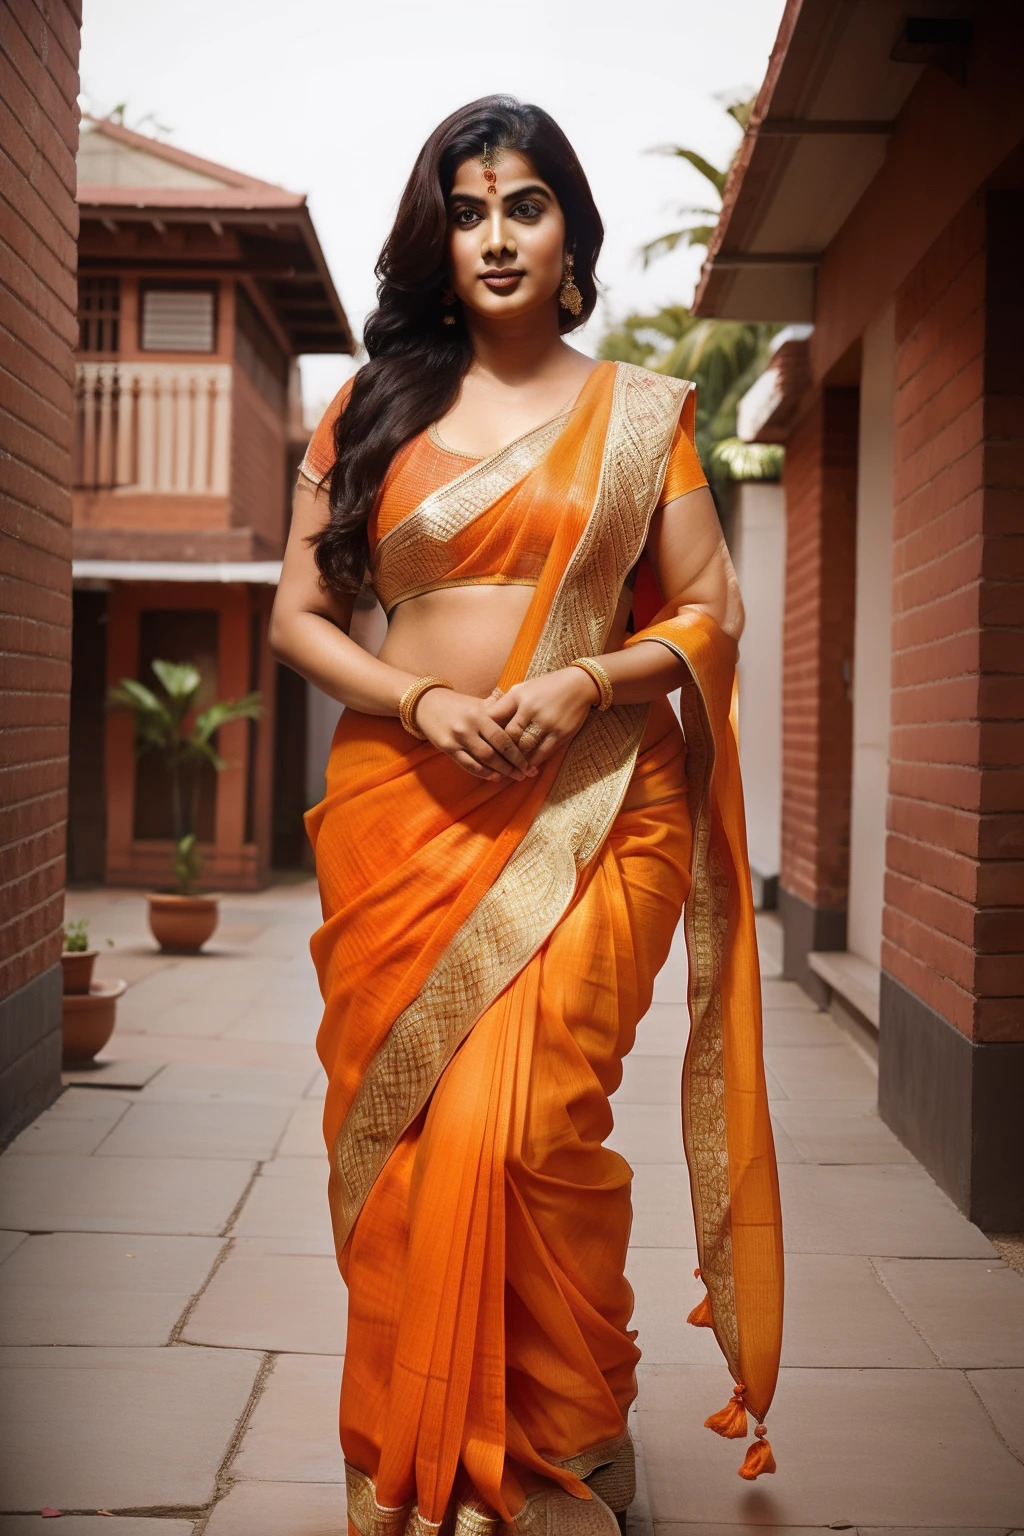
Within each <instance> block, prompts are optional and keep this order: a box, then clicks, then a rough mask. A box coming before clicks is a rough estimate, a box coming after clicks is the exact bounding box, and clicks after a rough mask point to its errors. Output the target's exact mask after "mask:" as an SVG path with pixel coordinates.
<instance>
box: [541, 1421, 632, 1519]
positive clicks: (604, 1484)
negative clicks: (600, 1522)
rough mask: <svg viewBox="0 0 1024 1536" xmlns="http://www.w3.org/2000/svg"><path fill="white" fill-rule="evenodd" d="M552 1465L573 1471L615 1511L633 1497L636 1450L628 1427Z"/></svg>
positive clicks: (629, 1501)
mask: <svg viewBox="0 0 1024 1536" xmlns="http://www.w3.org/2000/svg"><path fill="white" fill-rule="evenodd" d="M555 1466H558V1467H564V1468H565V1469H566V1471H567V1472H575V1473H576V1476H577V1477H580V1478H582V1479H583V1481H584V1482H585V1483H586V1485H587V1487H588V1488H589V1489H590V1490H591V1492H592V1493H595V1494H596V1495H597V1497H598V1498H599V1499H601V1500H603V1502H604V1503H605V1504H607V1505H608V1508H609V1509H610V1510H612V1511H613V1512H614V1513H615V1514H620V1513H621V1512H622V1511H623V1510H624V1509H628V1508H629V1506H630V1505H631V1504H632V1502H633V1500H634V1498H635V1497H636V1451H635V1448H634V1446H633V1437H632V1435H631V1434H630V1433H629V1430H628V1429H627V1430H624V1431H623V1432H622V1434H621V1435H617V1436H616V1438H615V1439H614V1440H605V1441H604V1442H603V1443H602V1444H601V1445H595V1446H591V1448H590V1450H588V1451H580V1452H579V1454H578V1455H576V1456H567V1457H566V1458H565V1460H564V1461H557V1462H555Z"/></svg>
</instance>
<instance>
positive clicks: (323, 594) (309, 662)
mask: <svg viewBox="0 0 1024 1536" xmlns="http://www.w3.org/2000/svg"><path fill="white" fill-rule="evenodd" d="M326 520H327V502H326V497H323V496H321V497H318V496H317V493H316V490H315V488H314V487H313V486H312V485H311V484H310V483H309V482H307V481H306V480H305V479H303V478H302V477H300V479H299V483H298V486H297V488H296V491H295V501H294V504H293V511H292V526H291V531H290V533H289V535H288V545H287V548H286V549H285V554H284V564H283V567H282V570H281V580H280V582H279V584H278V588H277V597H276V598H275V600H274V611H273V613H272V614H271V617H270V648H271V650H272V651H273V653H274V655H275V656H276V657H277V659H278V660H279V661H283V662H284V663H285V665H286V666H289V667H291V668H292V670H293V671H294V672H298V673H299V675H300V676H301V677H305V678H307V679H308V680H309V681H310V682H311V683H315V684H316V686H317V687H318V688H319V689H321V691H322V692H323V693H326V694H328V695H329V696H330V697H331V698H332V699H337V700H339V702H340V703H342V704H345V705H347V706H348V707H349V708H351V709H357V710H359V711H360V713H362V714H365V715H390V716H395V715H397V714H398V705H399V701H400V700H401V697H402V695H403V693H405V691H406V689H407V688H409V687H410V686H411V685H412V684H413V683H414V682H416V680H417V678H416V674H415V673H413V672H403V671H401V670H400V669H399V668H398V667H392V666H389V665H388V664H387V662H384V661H380V660H378V658H377V657H376V656H371V655H370V654H369V653H368V652H367V651H364V650H363V648H362V646H359V645H357V644H356V642H355V641H354V640H351V639H350V638H349V635H348V628H349V625H350V624H351V622H352V610H353V608H354V607H355V597H354V595H348V594H339V593H337V592H332V591H330V590H329V589H327V588H325V587H323V586H322V585H321V582H320V572H319V570H318V568H317V564H316V561H315V559H314V558H313V550H312V548H311V546H310V544H309V543H308V540H309V538H310V536H311V535H312V534H314V533H317V532H319V530H320V529H321V528H322V527H323V526H324V523H325V522H326ZM428 701H429V705H428ZM425 705H428V707H427V708H426V709H424V706H425ZM423 716H426V717H427V718H423ZM428 722H429V723H428ZM416 723H417V725H418V726H419V727H420V729H421V730H425V731H426V733H427V736H428V738H429V740H430V741H431V742H433V744H434V746H436V747H439V748H440V749H441V751H442V752H447V753H448V755H449V756H450V757H452V758H454V759H455V761H456V762H457V763H459V765H460V766H461V767H463V768H465V769H466V770H467V772H469V773H474V774H476V775H477V777H479V778H489V779H493V778H498V777H501V776H502V775H504V776H506V777H508V778H514V779H522V778H524V777H525V776H526V773H525V770H527V769H528V767H529V765H528V763H527V761H526V758H525V757H524V755H523V754H522V753H521V752H520V751H519V750H518V748H517V747H516V746H515V744H514V743H513V742H512V741H511V740H510V739H509V737H508V736H507V735H506V734H505V732H504V730H503V729H502V728H501V726H500V725H498V724H497V723H496V722H495V720H494V719H493V718H492V716H491V715H490V714H489V712H488V710H487V706H486V704H485V702H484V701H483V700H482V699H475V698H473V697H472V696H471V695H468V694H461V693H455V692H454V691H452V690H448V689H444V690H442V689H435V690H432V692H430V693H427V694H425V695H424V696H423V699H422V701H421V703H420V705H419V706H418V708H417V711H416Z"/></svg>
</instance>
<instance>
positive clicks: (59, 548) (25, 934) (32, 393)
mask: <svg viewBox="0 0 1024 1536" xmlns="http://www.w3.org/2000/svg"><path fill="white" fill-rule="evenodd" d="M0 24H2V27H3V50H2V53H0V143H2V149H0V177H2V181H0V192H2V198H0V240H2V242H3V244H2V252H3V273H4V280H3V284H2V285H0V330H2V332H3V358H2V362H0V419H2V442H3V452H2V453H0V689H2V701H0V807H2V809H0V847H2V849H3V860H2V874H0V880H2V892H3V899H2V904H0V957H2V958H0V998H3V997H6V996H8V995H9V994H10V993H12V992H14V991H16V990H17V989H18V988H19V987H22V986H24V985H25V984H26V983H27V982H29V981H31V980H33V978H35V977H36V976H38V975H40V973H41V972H43V971H45V970H46V969H47V968H48V967H50V966H52V965H54V964H55V963H56V961H57V960H58V958H59V955H60V948H61V922H62V917H63V902H64V825H65V815H66V791H67V733H68V689H69V682H70V676H69V674H70V655H71V566H70V555H71V495H70V489H69V486H70V475H71V461H70V446H71V443H70V434H71V407H72V381H73V362H72V348H73V347H74V345H75V341H76V331H77V327H76V323H75V312H76V285H75V268H76V238H77V233H78V211H77V208H76V205H75V159H74V156H75V149H76V146H77V143H78V114H77V108H76V105H75V102H76V98H77V95H78V47H79V29H80V25H81V8H80V5H79V4H78V3H77V0H70V3H69V0H47V3H46V4H45V5H44V4H43V3H39V4H35V3H33V0H4V3H3V5H2V7H0Z"/></svg>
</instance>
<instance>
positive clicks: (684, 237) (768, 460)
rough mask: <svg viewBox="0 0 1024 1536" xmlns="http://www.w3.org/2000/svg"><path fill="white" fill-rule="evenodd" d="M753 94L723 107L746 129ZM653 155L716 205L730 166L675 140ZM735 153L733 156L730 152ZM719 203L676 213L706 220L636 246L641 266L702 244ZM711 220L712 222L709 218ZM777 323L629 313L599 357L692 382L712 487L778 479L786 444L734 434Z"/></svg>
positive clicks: (684, 313)
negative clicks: (678, 169)
mask: <svg viewBox="0 0 1024 1536" xmlns="http://www.w3.org/2000/svg"><path fill="white" fill-rule="evenodd" d="M753 106H754V98H753V97H751V98H750V99H749V100H739V101H730V102H728V103H727V104H726V108H725V110H726V111H727V112H728V114H729V116H730V117H731V118H733V119H734V120H735V121H736V122H737V123H738V124H739V126H740V127H741V128H744V129H745V128H746V125H747V121H748V119H749V117H750V113H751V111H752V109H753ZM655 153H657V154H666V155H676V156H678V157H679V158H680V159H682V160H686V161H687V162H688V163H689V164H690V165H692V166H693V167H694V169H695V170H698V171H699V172H700V173H701V175H702V176H704V177H705V178H706V180H707V181H709V182H710V183H711V185H712V186H713V187H714V189H715V192H716V194H717V196H718V203H719V208H720V207H721V200H722V192H723V189H724V187H725V182H726V178H727V176H728V174H729V170H728V168H727V169H726V170H724V171H720V170H719V169H718V168H717V167H716V166H714V165H712V164H711V162H710V161H709V160H706V159H705V158H704V156H703V155H702V154H700V153H699V152H698V151H697V150H695V149H686V148H684V147H683V146H682V145H679V144H666V145H662V146H660V147H659V148H658V149H657V150H656V151H655ZM734 158H735V157H734ZM719 208H695V207H684V208H680V209H678V210H677V211H678V212H679V213H680V214H682V215H693V216H695V217H696V218H697V219H699V220H702V221H704V222H698V223H690V224H687V225H685V226H684V227H683V228H681V229H675V230H672V231H671V232H670V233H669V234H667V235H659V236H658V238H657V240H652V241H651V242H650V244H649V245H645V246H643V247H642V249H641V252H640V254H641V257H642V259H643V263H644V266H645V267H647V266H650V264H651V262H652V261H655V260H657V258H658V257H659V256H665V255H667V254H668V252H669V251H674V250H675V249H676V247H677V246H680V245H690V246H698V245H707V243H708V241H709V240H710V239H711V235H712V231H713V230H714V227H715V221H716V220H717V218H718V213H719ZM708 220H710V221H711V222H710V223H709V222H707V221H708ZM778 329H779V327H778V326H777V325H762V324H745V323H743V322H740V321H736V320H701V319H698V318H697V317H696V316H694V315H692V314H691V313H690V311H689V310H688V309H687V308H686V307H685V306H684V305H681V304H670V305H667V306H666V307H665V308H664V309H660V310H658V311H657V312H656V313H655V314H651V315H642V314H633V315H629V316H627V318H626V319H625V320H624V321H622V323H621V324H620V325H618V326H615V327H614V328H613V329H612V330H610V331H609V332H608V333H607V334H606V335H605V337H604V339H603V341H602V342H601V343H600V345H599V347H598V355H599V356H600V357H603V358H610V359H613V360H614V361H617V362H624V363H640V364H641V365H642V366H644V367H646V368H653V369H655V370H656V371H657V372H659V373H667V374H669V375H671V376H672V377H673V378H677V379H693V381H694V383H695V384H696V385H697V421H696V433H695V436H696V440H697V452H698V453H699V455H700V458H701V462H702V463H703V465H704V469H705V472H706V473H707V476H708V479H709V480H710V481H711V483H712V485H713V486H715V487H716V488H719V489H720V488H721V486H722V485H723V483H724V482H726V481H729V480H777V479H778V477H779V475H780V474H781V472H782V462H783V449H782V448H781V447H779V446H777V445H776V444H774V443H746V442H744V441H743V440H742V439H741V438H738V437H737V436H736V407H737V405H738V404H739V402H740V400H741V399H742V397H743V395H744V394H745V393H746V392H747V390H748V389H749V388H750V386H751V384H753V382H754V380H755V379H756V378H757V377H758V376H759V375H760V374H761V373H762V372H763V371H764V368H765V365H766V363H767V362H768V359H769V357H770V355H771V353H770V343H771V339H772V337H773V336H774V335H775V333H776V331H777V330H778Z"/></svg>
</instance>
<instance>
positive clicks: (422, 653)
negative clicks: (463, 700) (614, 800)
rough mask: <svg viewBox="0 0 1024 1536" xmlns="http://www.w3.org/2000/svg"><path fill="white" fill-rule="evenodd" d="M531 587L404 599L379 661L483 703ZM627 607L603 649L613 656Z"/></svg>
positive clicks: (451, 590)
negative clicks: (442, 682)
mask: <svg viewBox="0 0 1024 1536" xmlns="http://www.w3.org/2000/svg"><path fill="white" fill-rule="evenodd" d="M533 592H534V589H533V587H527V586H510V585H508V586H488V585H486V584H484V583H474V584H473V585H472V586H465V587H442V588H440V589H439V590H437V591H434V592H424V593H422V594H421V595H420V596H418V597H410V598H407V599H406V600H405V601H404V602H401V603H399V604H398V605H397V607H396V608H395V609H394V610H393V612H392V614H391V621H390V623H389V625H388V632H387V636H386V637H385V640H384V644H383V645H382V646H381V649H380V659H381V661H386V662H387V663H388V664H389V665H390V666H392V667H398V668H399V669H400V670H401V671H403V672H414V673H415V674H416V675H417V676H418V677H424V676H427V675H428V674H430V675H436V676H438V677H445V678H447V679H448V681H449V682H450V683H451V684H452V686H453V687H454V688H456V689H457V690H458V691H459V692H460V693H470V694H474V695H475V696H476V697H477V698H481V699H483V698H486V697H487V695H488V694H489V693H490V692H491V691H492V689H493V688H494V686H495V684H496V683H497V681H498V678H499V677H500V676H501V673H502V669H503V668H504V666H505V662H506V660H507V658H508V655H509V652H510V651H511V649H512V647H513V645H514V644H515V639H516V636H517V634H518V633H519V628H520V625H521V624H522V622H523V619H524V617H525V616H526V610H527V609H528V608H529V606H530V602H531V599H532V598H533ZM628 616H629V606H628V603H625V602H623V603H620V604H619V608H618V611H617V613H616V615H615V623H614V625H613V628H612V634H611V636H610V637H609V639H608V641H607V644H606V649H607V650H610V651H613V650H618V648H619V646H620V645H621V644H622V640H623V638H624V636H625V633H626V621H627V618H628Z"/></svg>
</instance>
